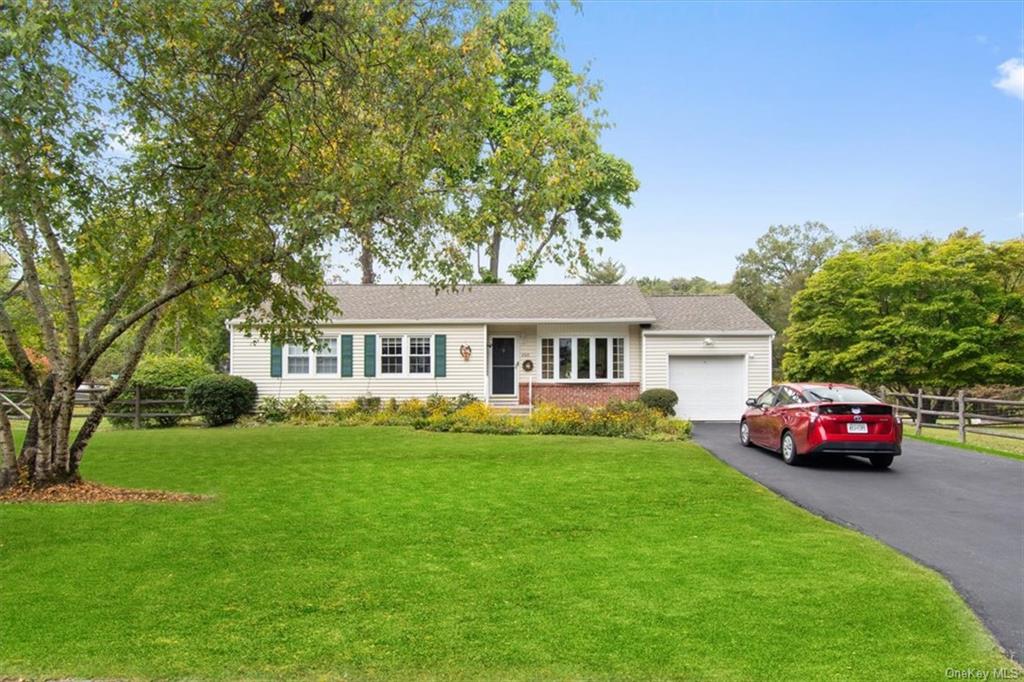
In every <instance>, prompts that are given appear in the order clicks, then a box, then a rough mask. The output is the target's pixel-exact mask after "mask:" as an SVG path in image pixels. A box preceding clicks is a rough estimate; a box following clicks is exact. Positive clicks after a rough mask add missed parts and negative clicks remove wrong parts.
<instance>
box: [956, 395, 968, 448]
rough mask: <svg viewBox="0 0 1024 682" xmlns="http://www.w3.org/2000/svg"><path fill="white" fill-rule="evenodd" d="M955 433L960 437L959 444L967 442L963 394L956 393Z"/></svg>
mask: <svg viewBox="0 0 1024 682" xmlns="http://www.w3.org/2000/svg"><path fill="white" fill-rule="evenodd" d="M956 432H957V435H958V436H960V442H961V443H966V442H967V423H966V420H965V419H964V392H963V390H962V389H961V390H959V391H957V392H956Z"/></svg>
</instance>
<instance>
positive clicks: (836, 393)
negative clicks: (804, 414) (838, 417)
mask: <svg viewBox="0 0 1024 682" xmlns="http://www.w3.org/2000/svg"><path fill="white" fill-rule="evenodd" d="M803 394H804V397H805V398H807V400H808V401H810V402H812V403H821V402H826V403H877V402H878V398H876V397H875V396H873V395H871V394H870V393H868V392H867V391H862V390H860V389H859V388H849V387H846V386H812V387H810V388H805V389H804V390H803Z"/></svg>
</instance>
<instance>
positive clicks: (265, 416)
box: [256, 395, 288, 423]
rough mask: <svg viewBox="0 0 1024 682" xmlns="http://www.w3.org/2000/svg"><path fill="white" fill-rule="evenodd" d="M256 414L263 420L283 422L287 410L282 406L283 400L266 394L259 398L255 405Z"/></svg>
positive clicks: (286, 415) (286, 416)
mask: <svg viewBox="0 0 1024 682" xmlns="http://www.w3.org/2000/svg"><path fill="white" fill-rule="evenodd" d="M256 416H257V417H259V419H260V421H264V422H271V423H275V422H283V421H284V420H285V419H287V418H288V411H287V410H286V409H285V407H284V401H282V400H281V399H280V398H278V397H277V396H273V395H268V396H264V397H263V398H260V402H259V405H257V406H256Z"/></svg>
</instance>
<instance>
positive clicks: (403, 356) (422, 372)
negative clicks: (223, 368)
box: [229, 284, 774, 420]
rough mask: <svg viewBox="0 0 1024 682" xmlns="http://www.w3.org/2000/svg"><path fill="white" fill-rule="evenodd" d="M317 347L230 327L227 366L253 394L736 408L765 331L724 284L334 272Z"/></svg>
mask: <svg viewBox="0 0 1024 682" xmlns="http://www.w3.org/2000/svg"><path fill="white" fill-rule="evenodd" d="M331 292H332V293H333V294H334V295H335V296H336V297H337V300H338V308H339V310H340V311H341V313H340V314H339V315H338V317H337V318H336V319H331V320H328V321H325V322H324V323H323V325H322V326H321V328H320V329H321V343H320V344H319V346H318V347H316V348H305V347H302V346H293V345H285V346H283V347H281V346H277V345H272V344H271V343H270V342H268V341H267V340H265V339H262V338H259V337H256V336H247V335H245V334H244V333H243V332H241V331H240V330H239V329H237V327H236V325H237V322H238V320H234V321H232V322H230V323H229V328H230V331H231V346H230V367H231V373H232V374H236V375H238V376H243V377H246V378H247V379H250V380H252V381H253V382H255V383H256V385H257V387H258V388H259V392H260V395H272V396H278V397H282V398H284V397H289V396H293V395H295V394H297V393H299V392H300V391H302V392H304V393H306V394H308V395H322V396H326V397H327V398H329V399H332V400H339V401H340V400H352V399H354V398H357V397H360V396H367V395H370V396H378V397H380V398H383V399H385V400H386V399H389V398H396V399H398V400H399V401H401V400H406V399H410V398H425V397H427V396H429V395H430V394H433V393H438V394H441V395H446V396H457V395H460V394H463V393H472V394H473V395H475V396H477V397H479V398H481V399H483V400H486V401H487V402H489V403H491V404H494V405H501V406H510V407H511V406H516V405H531V404H537V403H539V402H557V403H562V404H589V405H597V404H603V403H604V402H606V401H607V400H608V399H610V398H623V399H631V398H636V397H637V396H638V395H639V394H640V393H641V392H642V391H644V390H646V389H649V388H671V389H673V390H674V391H675V392H676V393H678V394H679V405H678V407H677V412H678V414H679V415H680V416H683V417H687V418H690V419H708V420H717V419H736V418H737V417H738V416H739V414H740V412H741V411H742V409H743V404H744V401H745V400H746V398H747V397H752V396H756V395H758V394H759V393H761V392H762V391H764V390H765V389H766V388H768V387H769V386H770V385H771V380H772V339H773V337H774V332H773V331H772V329H771V328H770V327H769V326H768V325H767V324H765V323H764V321H762V320H761V319H760V318H759V317H758V316H757V315H755V314H754V313H753V312H752V311H751V310H750V309H749V308H747V306H746V305H744V304H743V302H742V301H740V300H739V299H738V298H736V297H735V296H732V295H706V296H646V295H644V294H643V293H642V292H641V291H640V289H639V288H638V287H637V286H635V285H631V284H623V285H583V284H564V285H563V284H516V285H511V284H508V285H506V284H474V285H472V286H466V287H464V288H462V289H460V290H458V291H455V292H441V293H437V292H435V290H434V289H433V287H430V286H426V285H381V284H374V285H338V286H332V287H331Z"/></svg>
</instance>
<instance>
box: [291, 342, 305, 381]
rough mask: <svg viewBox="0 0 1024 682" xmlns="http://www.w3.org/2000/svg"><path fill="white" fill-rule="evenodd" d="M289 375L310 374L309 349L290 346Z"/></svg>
mask: <svg viewBox="0 0 1024 682" xmlns="http://www.w3.org/2000/svg"><path fill="white" fill-rule="evenodd" d="M288 374H309V349H307V348H303V347H302V346H296V345H293V344H290V343H289V344H288Z"/></svg>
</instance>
